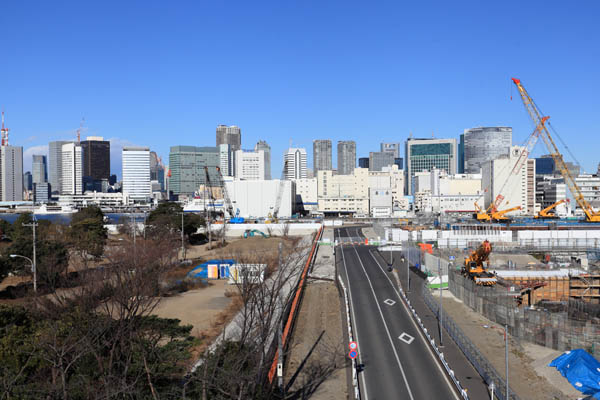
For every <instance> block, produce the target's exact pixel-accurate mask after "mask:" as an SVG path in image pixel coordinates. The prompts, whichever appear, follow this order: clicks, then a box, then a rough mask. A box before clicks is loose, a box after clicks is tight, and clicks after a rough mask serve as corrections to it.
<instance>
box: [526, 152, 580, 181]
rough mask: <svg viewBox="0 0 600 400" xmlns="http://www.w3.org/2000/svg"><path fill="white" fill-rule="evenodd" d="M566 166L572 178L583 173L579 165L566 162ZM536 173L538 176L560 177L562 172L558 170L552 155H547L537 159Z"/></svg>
mask: <svg viewBox="0 0 600 400" xmlns="http://www.w3.org/2000/svg"><path fill="white" fill-rule="evenodd" d="M565 165H566V166H567V169H568V170H569V173H570V174H571V176H572V177H576V176H578V175H579V174H580V173H581V168H580V167H579V165H577V164H574V163H572V162H569V161H566V162H565ZM535 173H536V174H537V175H560V170H559V169H558V168H556V164H554V159H553V158H552V156H551V155H550V154H545V155H543V156H541V157H539V158H536V159H535Z"/></svg>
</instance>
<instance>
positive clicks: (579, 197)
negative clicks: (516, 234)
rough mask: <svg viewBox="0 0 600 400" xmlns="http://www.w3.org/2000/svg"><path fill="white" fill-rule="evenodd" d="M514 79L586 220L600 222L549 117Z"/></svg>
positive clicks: (599, 215) (597, 213)
mask: <svg viewBox="0 0 600 400" xmlns="http://www.w3.org/2000/svg"><path fill="white" fill-rule="evenodd" d="M512 81H513V83H514V84H515V85H516V86H517V89H518V91H519V94H520V95H521V100H523V104H524V105H525V109H526V110H527V113H528V114H529V116H530V117H531V119H532V121H533V123H534V124H536V126H538V125H540V124H541V126H542V130H541V132H540V134H539V136H541V137H542V139H543V140H544V143H545V144H546V147H547V148H548V151H549V152H550V156H552V159H553V160H554V165H555V166H556V167H557V168H558V170H559V171H560V174H561V175H562V177H563V178H564V180H565V183H566V184H567V186H569V190H570V191H571V193H572V194H573V197H574V198H575V201H576V202H577V205H579V207H580V208H581V209H582V210H583V212H584V213H585V218H586V221H587V222H600V212H599V211H595V210H594V209H593V208H592V206H591V205H590V203H589V202H588V201H587V200H586V199H585V197H584V196H583V193H582V192H581V189H579V186H578V185H577V182H576V181H575V178H573V176H572V175H571V172H570V171H569V169H568V168H567V165H566V164H565V161H564V160H563V156H562V154H561V153H560V151H559V150H558V147H557V146H556V143H555V142H554V139H552V136H551V135H550V132H548V128H547V127H546V125H545V124H544V123H543V119H544V118H546V119H547V117H543V116H542V113H541V112H540V110H539V109H538V107H537V106H536V105H535V103H534V102H533V100H532V99H531V96H529V93H527V91H526V90H525V88H524V87H523V85H522V84H521V81H520V80H519V79H517V78H512Z"/></svg>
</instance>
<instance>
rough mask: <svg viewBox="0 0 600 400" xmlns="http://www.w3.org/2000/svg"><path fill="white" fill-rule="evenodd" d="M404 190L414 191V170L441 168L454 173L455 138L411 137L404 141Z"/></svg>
mask: <svg viewBox="0 0 600 400" xmlns="http://www.w3.org/2000/svg"><path fill="white" fill-rule="evenodd" d="M405 147H406V149H405V154H406V186H407V188H406V192H407V194H408V195H412V194H413V193H414V188H413V182H414V176H415V173H416V172H422V171H431V170H432V169H433V168H437V169H443V170H444V171H446V172H447V173H448V174H451V175H453V174H456V152H457V149H456V147H457V146H456V139H433V138H432V139H413V138H409V139H408V140H407V141H406V143H405Z"/></svg>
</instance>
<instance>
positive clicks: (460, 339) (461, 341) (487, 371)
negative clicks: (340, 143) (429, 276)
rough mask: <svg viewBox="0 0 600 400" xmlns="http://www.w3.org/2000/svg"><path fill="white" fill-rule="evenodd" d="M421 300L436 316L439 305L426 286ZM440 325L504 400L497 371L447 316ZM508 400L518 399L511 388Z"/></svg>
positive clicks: (504, 395) (502, 382) (502, 380)
mask: <svg viewBox="0 0 600 400" xmlns="http://www.w3.org/2000/svg"><path fill="white" fill-rule="evenodd" d="M423 300H424V301H425V304H426V305H427V307H429V309H430V310H431V311H432V312H433V313H434V314H436V315H438V312H439V311H438V308H439V304H438V303H437V301H435V299H434V298H433V296H432V295H431V293H430V291H429V289H427V286H423ZM442 325H443V326H444V328H445V329H446V332H448V335H450V337H451V338H452V340H454V343H456V345H457V346H458V347H459V348H460V350H461V351H462V352H463V354H464V355H465V357H467V360H469V362H470V363H471V364H472V365H473V367H475V369H476V370H477V372H478V373H479V375H481V376H482V377H483V379H484V381H485V383H486V384H487V385H488V386H490V385H491V384H492V383H493V384H494V386H495V387H496V390H495V391H494V394H495V395H496V397H497V398H498V399H499V400H506V399H507V397H506V391H505V390H504V388H505V383H504V382H505V380H504V379H502V377H501V376H500V374H499V373H498V371H496V369H495V368H494V367H493V366H492V364H490V362H489V361H488V360H487V358H486V357H485V356H484V355H483V354H481V352H480V351H479V349H477V346H475V344H474V343H473V342H472V341H471V340H470V339H469V338H468V337H467V336H466V335H465V334H464V333H463V331H462V330H461V329H460V328H459V327H458V325H456V324H455V323H454V321H453V320H452V318H451V317H450V316H448V314H446V315H444V318H442ZM509 392H510V394H509V397H508V399H512V400H519V397H518V396H517V395H516V394H515V393H514V391H513V390H512V388H510V389H509Z"/></svg>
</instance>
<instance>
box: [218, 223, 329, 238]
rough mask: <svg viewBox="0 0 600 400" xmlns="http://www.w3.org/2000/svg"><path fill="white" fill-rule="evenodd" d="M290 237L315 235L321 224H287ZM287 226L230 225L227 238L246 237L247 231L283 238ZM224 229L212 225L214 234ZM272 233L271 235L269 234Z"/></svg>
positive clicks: (220, 226)
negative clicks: (254, 230)
mask: <svg viewBox="0 0 600 400" xmlns="http://www.w3.org/2000/svg"><path fill="white" fill-rule="evenodd" d="M287 225H288V226H289V232H288V235H289V236H306V235H311V234H313V233H315V232H316V231H318V230H319V228H321V224H315V223H311V224H287ZM285 227H286V224H228V225H227V232H226V234H225V237H228V238H240V237H243V236H244V232H245V231H246V230H247V229H256V230H258V231H261V232H263V233H265V234H266V235H269V234H271V235H273V236H283V232H284V229H285ZM221 228H222V225H220V224H214V225H212V229H213V232H214V231H217V230H219V229H221ZM269 232H270V233H269Z"/></svg>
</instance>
